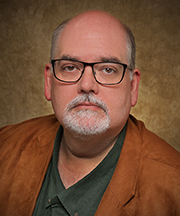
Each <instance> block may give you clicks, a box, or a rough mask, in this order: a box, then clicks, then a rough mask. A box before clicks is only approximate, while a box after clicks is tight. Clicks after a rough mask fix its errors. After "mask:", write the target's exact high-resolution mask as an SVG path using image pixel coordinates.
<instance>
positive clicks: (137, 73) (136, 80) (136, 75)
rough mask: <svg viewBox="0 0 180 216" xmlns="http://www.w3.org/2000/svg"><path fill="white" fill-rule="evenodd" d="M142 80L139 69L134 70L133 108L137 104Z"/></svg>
mask: <svg viewBox="0 0 180 216" xmlns="http://www.w3.org/2000/svg"><path fill="white" fill-rule="evenodd" d="M140 78H141V72H140V70H139V69H137V68H135V69H134V70H133V78H132V81H131V106H132V107H133V106H135V105H136V103H137V98H138V89H139V82H140Z"/></svg>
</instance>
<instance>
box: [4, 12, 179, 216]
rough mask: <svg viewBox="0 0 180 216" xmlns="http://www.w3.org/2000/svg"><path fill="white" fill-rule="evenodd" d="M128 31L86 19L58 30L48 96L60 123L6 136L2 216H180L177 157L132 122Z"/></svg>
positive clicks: (133, 79) (41, 122) (36, 123)
mask: <svg viewBox="0 0 180 216" xmlns="http://www.w3.org/2000/svg"><path fill="white" fill-rule="evenodd" d="M134 59H135V45H134V39H133V35H132V33H131V31H130V30H129V28H128V27H126V26H125V25H123V24H122V23H121V22H120V21H119V20H118V19H116V18H115V17H113V16H112V15H110V14H108V13H106V12H102V11H88V12H85V13H82V14H80V15H78V16H76V17H74V18H73V19H71V20H68V21H65V22H64V23H62V24H61V25H60V27H58V28H57V29H56V30H55V32H54V36H53V40H52V51H51V63H48V64H46V66H45V72H44V74H45V96H46V99H47V100H49V101H51V102H52V106H53V109H54V112H55V116H56V117H55V116H54V115H52V116H47V117H41V118H37V119H33V120H30V121H26V122H23V123H20V124H17V125H13V126H7V127H4V128H2V129H1V133H0V137H1V149H0V152H1V155H2V156H1V177H0V183H1V184H0V213H1V215H8V216H9V215H14V216H16V215H18V216H19V215H38V216H39V215H43V216H46V215H83V216H90V215H97V216H100V215H101V216H102V215H109V216H110V215H111V216H112V215H113V216H115V215H123V216H126V215H138V216H147V215H153V216H156V215H158V216H159V215H163V216H172V215H176V216H177V215H180V154H179V153H178V152H177V151H176V150H174V149H173V148H172V147H171V146H170V145H168V144H167V143H166V142H165V141H163V140H162V139H160V138H159V137H157V136H156V135H155V134H153V133H151V132H150V131H148V130H147V129H146V128H145V126H144V124H143V123H142V122H140V121H138V120H136V119H135V118H134V117H132V116H131V115H130V114H129V113H130V109H131V107H132V106H135V104H136V102H137V96H138V85H139V81H140V71H139V70H138V69H137V68H135V63H134Z"/></svg>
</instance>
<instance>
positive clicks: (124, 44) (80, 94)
mask: <svg viewBox="0 0 180 216" xmlns="http://www.w3.org/2000/svg"><path fill="white" fill-rule="evenodd" d="M133 41H134V39H133V36H132V34H131V31H130V30H129V29H128V28H127V27H126V26H125V25H123V24H121V23H120V21H119V20H118V19H116V18H115V17H114V16H112V15H110V14H108V13H106V12H102V11H89V12H85V13H82V14H80V15H78V16H76V17H74V18H73V19H71V20H69V21H66V22H65V23H63V25H61V27H60V30H59V29H57V30H56V31H55V33H54V36H53V44H52V45H53V46H52V53H51V60H52V59H66V60H71V61H72V62H73V65H72V64H71V65H70V66H69V65H63V66H61V67H62V68H63V70H64V71H65V70H66V74H67V72H68V73H69V72H71V76H72V72H75V71H77V70H81V69H80V68H78V67H80V66H79V63H78V64H74V61H75V60H76V61H80V62H84V63H85V64H86V63H90V64H86V66H85V67H84V71H83V74H82V77H81V78H80V79H79V80H77V82H73V83H71V82H70V83H66V82H62V81H60V80H57V79H56V78H55V77H54V76H53V73H52V72H51V71H52V66H51V64H47V65H46V67H45V96H46V98H47V100H51V101H52V105H53V108H54V111H55V114H56V117H57V119H58V120H59V122H60V123H61V124H62V125H63V127H64V128H65V130H67V131H69V132H70V133H72V134H74V135H76V136H83V138H85V137H88V136H92V135H94V136H95V135H98V134H103V133H104V132H106V134H109V135H112V136H113V134H114V135H117V134H118V133H119V132H120V131H121V130H122V128H123V127H124V125H125V123H126V121H127V118H128V116H129V112H130V108H131V106H134V105H135V104H136V102H137V94H138V84H139V79H140V72H139V70H138V69H135V68H134V59H135V57H134V56H135V45H134V42H133ZM72 62H71V63H72ZM94 62H97V63H98V62H115V63H118V64H119V63H122V64H124V65H129V64H130V66H131V68H132V69H129V67H127V68H124V69H125V70H124V71H125V73H124V77H123V79H122V81H121V82H120V83H117V84H115V85H104V84H102V83H103V82H102V81H101V80H103V78H102V76H104V74H105V73H104V72H107V70H108V76H109V77H110V76H111V75H109V74H110V73H109V68H102V69H101V68H100V69H95V68H93V69H94V70H95V71H93V70H92V66H91V64H92V63H94ZM58 63H59V64H60V62H59V61H58ZM64 64H65V63H64ZM103 64H104V63H103ZM119 65H120V64H119ZM72 66H73V67H72ZM98 66H99V64H98ZM94 67H95V66H94ZM121 67H123V66H121ZM74 69H76V70H74ZM69 70H70V71H69ZM110 70H111V72H112V68H110ZM64 71H63V73H64ZM113 71H114V72H113V73H114V74H115V75H116V76H117V74H116V73H115V70H113ZM61 73H62V72H61ZM131 73H132V79H130V74H131ZM73 74H75V73H73ZM99 74H100V75H99ZM102 74H103V75H102ZM68 76H69V75H68ZM105 76H106V82H108V78H107V73H106V74H105ZM97 77H98V78H97ZM95 78H97V80H98V79H99V80H100V81H101V82H100V83H98V82H97V80H95ZM111 79H112V78H110V80H111ZM99 80H98V81H99ZM106 82H105V83H106Z"/></svg>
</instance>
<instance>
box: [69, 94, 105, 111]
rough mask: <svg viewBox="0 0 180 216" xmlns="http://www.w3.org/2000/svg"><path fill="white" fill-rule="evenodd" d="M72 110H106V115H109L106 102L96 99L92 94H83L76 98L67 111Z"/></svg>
mask: <svg viewBox="0 0 180 216" xmlns="http://www.w3.org/2000/svg"><path fill="white" fill-rule="evenodd" d="M72 110H77V111H80V110H92V111H104V112H105V114H106V115H108V109H107V106H106V104H105V103H104V102H103V101H101V100H100V99H96V98H95V97H92V95H90V94H89V95H87V94H85V95H82V96H79V97H76V98H74V99H73V100H72V101H71V102H70V103H69V104H68V105H67V111H68V112H70V111H72Z"/></svg>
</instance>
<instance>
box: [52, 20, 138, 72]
mask: <svg viewBox="0 0 180 216" xmlns="http://www.w3.org/2000/svg"><path fill="white" fill-rule="evenodd" d="M70 20H71V19H67V20H65V21H63V22H62V23H61V24H60V25H59V26H58V27H57V28H56V29H55V31H54V33H53V36H52V43H51V56H50V60H52V59H54V58H55V55H56V53H57V48H58V39H59V37H60V35H61V33H62V31H63V30H64V28H65V27H66V25H67V24H68V22H69V21H70ZM120 23H121V25H122V27H123V29H124V31H125V34H126V38H127V58H128V66H129V67H131V68H132V69H134V68H135V53H136V45H135V39H134V35H133V33H132V31H131V29H130V28H129V27H128V26H127V25H125V24H123V23H122V22H120Z"/></svg>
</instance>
